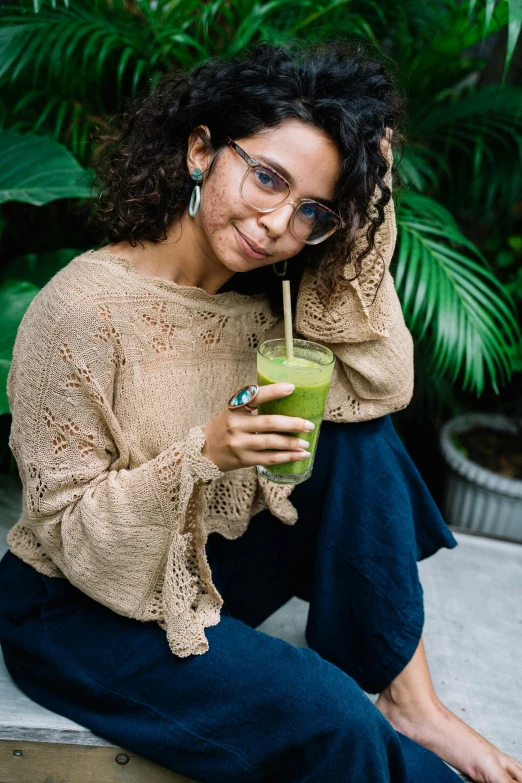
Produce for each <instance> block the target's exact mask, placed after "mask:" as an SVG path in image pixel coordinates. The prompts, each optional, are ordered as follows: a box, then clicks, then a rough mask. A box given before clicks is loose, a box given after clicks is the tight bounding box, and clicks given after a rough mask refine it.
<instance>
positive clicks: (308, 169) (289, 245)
mask: <svg viewBox="0 0 522 783" xmlns="http://www.w3.org/2000/svg"><path fill="white" fill-rule="evenodd" d="M233 141H235V142H236V143H237V144H238V145H239V146H240V147H241V148H242V149H243V150H244V151H245V152H246V153H248V155H250V157H252V158H255V159H256V160H258V161H260V162H262V163H266V164H268V165H269V166H270V167H271V168H273V169H275V170H276V171H278V172H280V173H281V174H282V175H283V177H284V178H285V179H286V180H287V181H288V182H289V183H290V186H291V192H290V195H289V196H288V199H296V200H297V199H301V198H311V199H315V200H317V201H319V202H323V203H324V202H326V203H327V204H328V202H331V201H333V198H334V192H335V185H336V181H337V178H338V176H339V172H340V168H341V162H342V158H341V156H340V154H339V151H338V149H337V147H336V146H335V144H334V143H333V142H332V141H330V140H329V139H328V138H327V137H326V136H325V135H324V134H323V133H322V132H321V131H319V130H317V129H316V128H313V127H312V126H310V125H306V124H304V123H302V122H300V121H298V120H288V121H286V122H284V123H283V124H281V125H279V126H278V127H276V128H271V129H268V130H266V131H263V132H262V133H258V134H256V135H255V136H250V137H248V138H244V139H239V138H234V139H233ZM214 155H215V160H214V163H213V166H212V170H211V171H210V173H209V175H208V178H207V177H206V176H205V179H204V180H203V184H202V188H201V205H200V208H199V211H198V213H197V215H196V217H195V218H190V217H188V213H187V216H186V217H184V220H193V221H194V225H193V228H194V229H195V232H196V235H197V240H198V244H199V245H200V247H201V248H202V249H203V250H204V252H205V255H206V256H207V258H208V259H209V260H211V261H212V262H214V263H220V264H221V265H223V266H225V267H226V268H227V269H229V270H230V271H232V272H247V271H248V270H250V269H255V268H256V267H260V266H267V265H268V264H273V263H276V262H277V261H283V260H285V259H287V258H292V256H295V255H296V254H297V253H299V252H300V251H301V250H302V249H303V247H304V242H303V241H302V240H300V239H298V238H296V237H295V236H294V234H293V233H292V231H291V230H290V219H291V217H292V213H293V210H294V205H293V204H290V203H288V200H287V201H285V202H284V203H283V204H282V205H281V206H279V207H278V208H277V209H275V210H274V211H273V212H257V211H256V210H254V209H253V208H252V207H250V206H249V205H248V204H246V203H245V201H244V200H243V199H242V197H241V194H240V186H241V181H242V179H243V177H244V175H245V171H246V170H247V168H248V164H247V163H246V162H245V161H244V160H243V158H242V157H241V156H240V155H239V154H238V153H237V152H236V151H235V150H234V149H232V147H230V146H226V147H224V148H222V149H221V150H219V152H218V153H217V154H216V153H209V152H208V150H206V149H205V147H204V145H203V144H202V143H201V141H200V140H199V138H198V136H197V135H196V134H192V135H191V137H190V139H189V153H188V156H187V165H188V168H189V171H192V170H193V169H194V168H195V167H196V166H197V167H199V168H200V169H201V170H202V171H203V172H205V171H206V169H207V168H208V166H209V165H210V162H211V161H212V158H213V157H214ZM263 224H264V225H263ZM248 241H250V242H252V243H253V244H254V245H255V246H256V247H257V248H260V249H262V250H263V252H264V253H265V255H259V253H255V252H253V251H252V250H251V248H249V245H248ZM325 241H326V242H327V241H328V240H325Z"/></svg>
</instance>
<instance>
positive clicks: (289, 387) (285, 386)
mask: <svg viewBox="0 0 522 783" xmlns="http://www.w3.org/2000/svg"><path fill="white" fill-rule="evenodd" d="M294 389H295V385H294V384H293V383H283V391H284V392H285V394H290V392H293V390H294Z"/></svg>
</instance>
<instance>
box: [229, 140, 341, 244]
mask: <svg viewBox="0 0 522 783" xmlns="http://www.w3.org/2000/svg"><path fill="white" fill-rule="evenodd" d="M225 141H226V142H227V144H228V145H229V147H231V148H232V149H233V150H234V151H235V152H237V154H238V155H239V156H240V157H241V158H243V160H244V161H245V163H247V164H248V168H247V170H246V171H245V176H244V177H243V179H242V180H241V185H240V186H239V192H240V195H241V198H242V199H243V201H244V202H245V204H248V206H249V207H252V209H255V210H256V211H257V212H263V213H267V212H275V210H276V209H279V207H281V206H282V205H283V204H284V203H285V202H286V201H287V200H288V196H289V195H290V193H291V188H290V184H289V183H288V182H287V181H286V179H285V178H284V177H283V175H282V174H280V173H279V172H278V171H275V170H274V169H273V168H271V167H270V166H268V165H267V164H266V163H262V162H261V161H259V160H256V159H255V158H252V157H250V155H249V154H248V153H247V152H245V150H244V149H242V148H241V147H240V146H239V144H236V142H235V141H233V139H231V138H230V136H225ZM258 167H261V168H263V169H267V171H269V172H270V173H271V174H272V175H273V176H275V177H277V178H279V179H280V180H282V181H283V182H284V183H285V185H286V188H287V191H288V192H287V194H286V196H285V197H284V198H283V199H282V200H281V202H280V203H279V204H277V205H276V206H275V207H268V208H265V209H262V208H261V207H256V206H255V205H254V204H251V203H250V202H249V201H247V199H246V198H245V197H244V196H243V185H244V184H245V181H246V178H247V177H248V175H249V174H250V171H251V169H253V168H258ZM288 203H291V204H294V211H293V213H292V217H291V218H290V229H291V231H292V233H293V235H294V236H295V237H296V239H299V241H300V242H304V243H305V244H306V245H319V244H320V243H321V242H324V241H325V240H326V239H328V237H331V236H332V234H334V233H335V232H336V231H338V230H339V229H340V228H342V227H343V226H344V221H343V219H342V218H341V216H340V215H338V214H337V213H336V212H334V211H333V210H332V209H330V208H329V207H327V206H325V205H324V204H321V202H320V201H316V200H315V199H311V198H302V199H298V200H290V201H289V202H288ZM303 204H317V205H318V206H320V207H321V209H324V210H325V211H326V212H329V213H330V214H331V215H332V216H333V217H334V218H335V219H336V221H337V225H335V226H334V227H333V228H332V229H331V231H329V232H328V233H327V234H325V235H324V236H322V237H320V238H319V239H314V240H307V239H303V238H302V237H300V236H299V235H298V234H296V232H295V231H294V220H295V216H296V214H297V210H298V209H299V208H300V207H301V206H302V205H303Z"/></svg>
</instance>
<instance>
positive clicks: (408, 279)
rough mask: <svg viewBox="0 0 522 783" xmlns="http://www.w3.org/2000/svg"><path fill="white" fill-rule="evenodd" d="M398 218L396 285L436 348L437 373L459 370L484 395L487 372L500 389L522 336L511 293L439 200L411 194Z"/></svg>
mask: <svg viewBox="0 0 522 783" xmlns="http://www.w3.org/2000/svg"><path fill="white" fill-rule="evenodd" d="M397 224H398V228H399V250H398V256H397V272H396V278H395V279H396V285H397V289H398V292H399V295H400V297H401V301H402V305H403V308H404V313H405V317H406V319H407V321H408V325H409V327H410V329H411V330H412V332H413V333H414V334H415V336H416V338H417V340H418V341H419V350H422V347H423V346H424V348H425V350H428V351H431V352H432V363H433V369H434V372H435V373H437V374H441V375H448V376H449V377H450V378H451V380H452V382H455V381H456V379H457V377H459V376H462V379H463V386H464V388H465V389H466V388H469V389H472V390H474V391H475V392H476V393H477V394H480V393H481V392H482V390H483V388H484V383H485V378H486V375H488V376H489V377H490V379H491V382H492V384H493V386H494V387H495V388H496V389H498V384H499V381H505V380H506V379H507V378H509V377H510V375H511V372H512V366H511V362H510V355H511V353H512V351H513V349H514V346H516V345H517V344H518V343H519V341H520V340H521V339H522V337H521V335H520V331H519V327H518V324H517V321H516V317H515V314H514V306H513V302H512V301H511V298H510V297H509V295H508V294H507V292H506V291H505V289H504V288H503V287H502V286H501V285H500V283H499V282H498V281H497V279H496V278H495V276H494V274H493V272H492V271H491V270H490V269H489V267H488V265H487V263H486V261H485V259H484V258H483V256H482V255H481V254H480V252H479V251H478V249H476V248H475V247H474V246H473V244H472V243H471V242H470V241H469V240H468V239H466V237H465V236H464V235H463V234H462V233H461V232H460V230H459V228H458V226H457V224H456V221H455V220H454V218H453V217H452V216H451V214H449V213H448V212H447V210H445V208H444V207H443V206H442V205H441V204H437V203H436V202H435V201H434V200H433V199H429V198H427V197H426V196H421V195H419V194H416V193H412V192H407V193H405V194H403V196H402V200H401V203H400V207H399V210H398V216H397ZM457 248H458V249H457ZM460 248H464V249H465V250H466V251H467V252H466V254H465V253H464V252H462V251H461V250H460Z"/></svg>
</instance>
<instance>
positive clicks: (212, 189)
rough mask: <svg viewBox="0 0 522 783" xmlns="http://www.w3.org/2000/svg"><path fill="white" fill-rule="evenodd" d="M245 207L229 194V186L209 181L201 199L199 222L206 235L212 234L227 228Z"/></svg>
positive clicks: (238, 199) (237, 198)
mask: <svg viewBox="0 0 522 783" xmlns="http://www.w3.org/2000/svg"><path fill="white" fill-rule="evenodd" d="M244 206H246V205H245V204H244V203H243V201H242V200H241V199H240V198H239V197H238V196H236V195H235V194H233V193H232V192H231V188H230V185H227V183H225V182H224V181H220V180H219V179H216V180H215V181H214V182H211V181H209V182H208V184H207V186H206V188H205V190H204V192H203V193H202V197H201V222H202V225H203V228H204V230H205V232H206V233H207V234H214V233H216V232H217V231H219V230H220V229H224V228H226V227H227V226H229V223H230V221H231V220H234V218H237V217H238V216H239V215H241V213H242V212H243V207H244Z"/></svg>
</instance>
